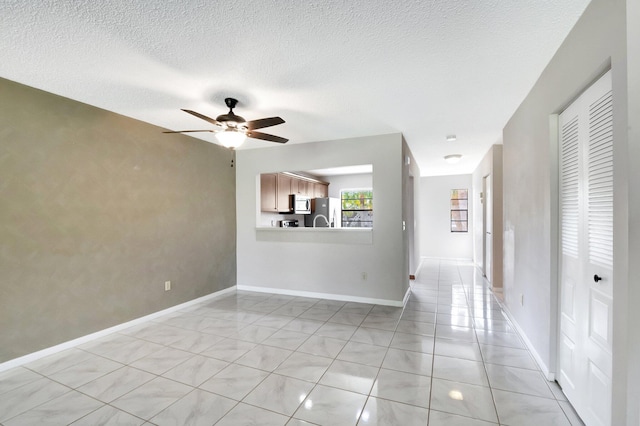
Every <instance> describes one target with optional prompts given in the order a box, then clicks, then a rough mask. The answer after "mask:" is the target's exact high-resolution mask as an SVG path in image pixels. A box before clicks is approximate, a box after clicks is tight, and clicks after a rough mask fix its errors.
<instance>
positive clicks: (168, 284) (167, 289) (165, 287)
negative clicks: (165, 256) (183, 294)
mask: <svg viewBox="0 0 640 426" xmlns="http://www.w3.org/2000/svg"><path fill="white" fill-rule="evenodd" d="M169 290H171V281H165V282H164V291H169Z"/></svg>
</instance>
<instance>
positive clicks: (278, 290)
mask: <svg viewBox="0 0 640 426" xmlns="http://www.w3.org/2000/svg"><path fill="white" fill-rule="evenodd" d="M237 287H238V290H244V291H255V292H257V293H273V294H284V295H286V296H298V297H312V298H314V299H329V300H340V301H343V302H358V303H372V304H374V305H385V306H397V307H400V308H401V307H403V306H404V304H403V301H402V300H389V299H374V298H371V297H359V296H347V295H344V294H332V293H317V292H313V291H300V290H289V289H282V288H271V287H256V286H251V285H238V286H237ZM405 298H406V295H405Z"/></svg>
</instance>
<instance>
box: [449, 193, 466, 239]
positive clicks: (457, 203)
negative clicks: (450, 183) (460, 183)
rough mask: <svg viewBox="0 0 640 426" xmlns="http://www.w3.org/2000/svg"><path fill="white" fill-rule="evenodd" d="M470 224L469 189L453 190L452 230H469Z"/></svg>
mask: <svg viewBox="0 0 640 426" xmlns="http://www.w3.org/2000/svg"><path fill="white" fill-rule="evenodd" d="M468 225H469V190H468V189H452V190H451V232H467V231H468Z"/></svg>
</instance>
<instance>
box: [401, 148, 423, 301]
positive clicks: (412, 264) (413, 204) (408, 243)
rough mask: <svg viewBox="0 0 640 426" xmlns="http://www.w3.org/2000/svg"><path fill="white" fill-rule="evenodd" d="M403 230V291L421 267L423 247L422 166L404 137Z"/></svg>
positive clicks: (407, 287)
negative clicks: (420, 237)
mask: <svg viewBox="0 0 640 426" xmlns="http://www.w3.org/2000/svg"><path fill="white" fill-rule="evenodd" d="M402 193H403V200H402V221H403V223H402V231H403V240H404V247H405V251H404V256H405V280H404V287H403V292H405V294H406V291H407V290H408V289H409V285H410V283H409V275H417V274H418V272H419V271H418V269H419V268H420V259H421V251H420V250H421V247H420V241H419V238H418V235H419V234H420V229H421V225H420V223H419V222H418V218H419V217H420V167H418V163H417V162H416V159H415V157H414V156H413V153H412V152H411V149H409V145H407V141H406V140H405V139H404V136H403V137H402Z"/></svg>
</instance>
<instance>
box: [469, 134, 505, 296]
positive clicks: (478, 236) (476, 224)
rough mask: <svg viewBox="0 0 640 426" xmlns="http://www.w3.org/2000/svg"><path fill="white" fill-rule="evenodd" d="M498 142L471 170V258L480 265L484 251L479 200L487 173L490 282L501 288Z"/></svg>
mask: <svg viewBox="0 0 640 426" xmlns="http://www.w3.org/2000/svg"><path fill="white" fill-rule="evenodd" d="M502 168H503V166H502V145H499V144H496V145H493V146H492V147H491V148H490V149H489V151H488V152H487V153H486V154H485V156H484V157H483V159H482V161H480V164H478V167H476V169H475V170H474V171H473V174H472V182H473V184H472V186H473V194H472V195H471V198H472V204H473V207H474V208H473V216H472V217H473V261H474V263H475V264H476V265H478V266H479V267H482V259H483V255H484V239H483V237H484V236H483V233H484V227H483V214H484V213H483V204H482V203H483V201H482V199H481V193H482V181H483V178H484V177H485V176H487V175H489V174H491V175H492V180H491V182H492V184H493V193H492V194H493V210H492V211H493V226H492V230H493V255H492V257H491V258H492V260H493V262H492V263H491V269H492V271H491V277H492V282H491V286H492V287H493V288H501V287H502V282H503V270H502V269H503V268H502V266H503V259H502V258H503V228H504V223H503V217H502V207H503V206H502V204H503V203H502V196H503V187H502V178H503V176H502Z"/></svg>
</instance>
